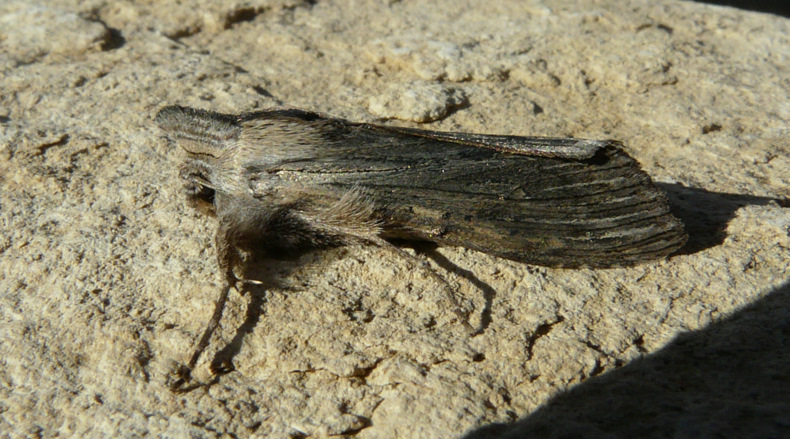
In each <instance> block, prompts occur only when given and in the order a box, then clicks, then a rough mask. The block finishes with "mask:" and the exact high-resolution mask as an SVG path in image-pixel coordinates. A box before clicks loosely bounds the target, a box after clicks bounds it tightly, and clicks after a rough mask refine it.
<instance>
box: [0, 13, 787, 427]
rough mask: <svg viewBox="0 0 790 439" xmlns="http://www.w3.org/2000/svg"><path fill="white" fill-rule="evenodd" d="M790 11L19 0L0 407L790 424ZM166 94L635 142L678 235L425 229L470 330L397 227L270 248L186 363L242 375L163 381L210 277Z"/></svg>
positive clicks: (5, 167)
mask: <svg viewBox="0 0 790 439" xmlns="http://www.w3.org/2000/svg"><path fill="white" fill-rule="evenodd" d="M206 3H209V4H206ZM788 35H790V22H788V20H787V19H783V18H779V17H776V16H771V15H765V14H757V13H748V12H743V11H738V10H734V9H726V8H719V7H712V6H707V5H701V4H695V3H689V2H678V1H669V0H664V1H650V2H648V1H625V2H623V1H607V0H605V1H576V2H572V1H551V2H549V1H543V2H541V1H521V0H512V1H503V2H487V1H469V0H461V1H449V0H446V1H435V2H428V1H390V2H379V1H372V0H371V1H338V2H314V1H297V0H283V1H277V0H272V1H266V0H248V1H227V2H222V1H214V2H203V1H198V0H182V1H176V0H170V1H150V0H149V1H141V2H131V1H121V2H116V1H109V0H89V1H77V0H52V1H46V2H45V1H42V2H39V3H37V4H34V3H31V2H4V3H3V4H2V5H0V71H2V74H0V230H2V232H0V277H1V279H0V339H1V340H2V342H1V343H0V431H2V432H3V433H2V434H3V435H9V436H12V437H13V436H26V435H27V436H40V437H53V436H72V435H74V436H90V437H102V436H104V437H111V436H125V437H130V436H142V435H145V434H149V435H154V436H166V437H186V436H191V437H217V436H223V435H230V436H234V437H243V436H249V435H258V436H259V437H306V436H310V437H325V436H332V435H335V436H356V437H360V438H368V437H371V438H373V437H376V438H390V437H420V438H451V437H459V436H461V435H464V434H468V435H469V436H470V437H503V438H504V437H507V438H511V437H575V436H574V435H578V436H584V437H645V436H653V437H676V438H683V437H780V436H788V435H790V349H788V348H790V346H789V345H788V340H789V338H790V323H788V322H790V273H788V262H787V261H788V260H790V236H788V235H789V234H790V210H789V209H788V203H787V197H788V195H790V193H789V191H788V187H790V186H788V183H790V172H788V171H789V170H790V159H789V157H790V146H788V138H789V137H790V129H788V127H789V126H790V104H788V102H790V96H788V94H789V93H790V80H788V78H789V77H790V76H789V75H788V72H790V37H788ZM422 96H425V101H423V100H422ZM166 104H184V105H190V106H195V107H202V108H208V109H213V110H217V111H224V112H241V111H249V110H255V109H259V108H265V107H271V106H276V105H288V106H295V107H302V108H307V109H311V110H317V111H322V112H325V113H329V114H333V115H336V116H341V117H346V118H351V119H354V120H360V121H376V120H381V119H401V120H390V121H388V123H395V124H403V125H407V126H422V127H427V128H430V129H441V130H464V131H476V132H486V133H500V134H530V135H573V136H576V137H586V138H615V139H620V140H622V141H624V142H625V143H626V144H627V145H628V148H629V150H630V151H631V153H632V154H633V155H634V156H635V157H636V158H638V159H639V160H640V161H641V162H642V163H643V165H644V168H645V169H646V170H647V171H648V172H649V173H650V174H651V175H653V176H654V178H655V179H656V180H657V181H659V182H662V187H663V188H664V189H665V190H666V191H667V192H668V194H669V196H670V198H671V200H672V202H673V206H674V208H675V209H676V211H677V213H678V215H679V216H680V217H681V218H682V219H683V220H684V221H685V222H686V225H687V228H688V230H689V232H690V234H691V239H690V241H689V244H688V245H687V246H686V247H685V248H684V249H683V250H682V251H681V252H680V254H678V255H676V256H675V257H673V258H671V259H670V260H669V261H659V262H656V263H655V264H649V265H644V266H640V267H636V268H631V269H611V270H595V271H593V270H578V271H570V270H553V269H545V268H539V267H531V266H527V265H524V264H519V263H515V262H511V261H506V260H500V259H497V258H494V257H491V256H488V255H485V254H481V253H476V252H473V251H467V250H464V249H460V248H443V249H439V250H437V251H436V252H434V253H433V254H431V253H430V252H429V253H427V254H423V253H420V254H418V256H417V257H418V258H419V259H423V260H425V261H427V263H429V264H430V265H431V267H433V269H435V270H436V271H438V272H439V273H440V274H441V275H442V276H443V277H445V278H446V279H447V281H448V283H449V285H450V286H451V287H452V289H453V290H454V293H455V295H456V297H457V298H458V300H460V301H461V302H462V303H463V304H464V306H465V307H466V308H467V309H468V310H469V311H470V312H471V314H472V316H473V317H472V323H473V324H475V325H483V326H484V327H485V330H484V331H483V332H482V333H481V334H480V335H477V336H474V337H469V336H468V335H466V334H465V333H464V331H463V329H462V328H461V327H460V325H458V323H457V322H456V321H455V319H454V315H453V313H452V306H450V305H449V303H448V300H447V296H446V287H445V286H444V285H442V284H441V283H440V282H438V281H437V280H436V277H434V276H431V275H429V274H428V273H427V269H426V268H425V267H424V266H421V264H420V263H418V262H416V261H415V260H414V259H409V258H403V257H402V256H400V255H398V254H396V253H394V252H392V251H388V250H386V249H380V248H370V247H350V248H344V249H337V250H332V251H325V252H314V253H310V254H308V255H305V256H304V257H302V258H300V259H299V260H296V261H287V262H276V263H275V262H272V263H268V264H262V266H261V267H260V277H261V278H264V279H268V282H267V283H266V285H262V286H260V287H255V288H253V289H252V290H251V291H250V292H249V294H248V295H246V296H244V297H242V296H240V295H238V294H235V293H232V294H231V300H230V303H229V307H228V309H227V310H226V314H225V317H224V319H223V321H222V324H221V327H220V328H219V330H218V332H217V334H216V335H215V337H214V339H212V342H211V345H210V349H209V352H208V355H206V356H205V357H204V358H203V361H201V363H200V364H199V366H198V368H197V370H196V371H195V376H196V377H197V378H199V379H206V378H207V377H208V376H209V372H208V366H209V364H210V363H211V362H212V361H214V360H215V359H217V360H219V359H229V360H230V361H232V363H233V364H234V365H235V368H236V370H235V371H234V372H231V373H229V374H226V375H223V376H221V377H220V378H219V381H218V382H217V383H216V384H214V385H213V386H211V387H209V388H207V389H197V390H194V391H192V392H190V393H186V394H179V395H175V394H172V393H171V392H170V391H169V390H167V389H166V388H165V387H164V386H163V381H164V373H165V371H166V370H167V369H168V367H169V365H170V364H171V361H172V360H179V361H184V360H185V359H186V356H187V355H188V354H189V352H190V351H191V349H192V345H193V343H194V342H195V340H196V338H197V337H198V336H199V334H200V331H201V330H202V328H203V325H204V324H205V323H206V321H207V320H208V318H209V316H210V315H211V312H212V307H213V300H214V298H215V296H216V295H217V294H218V288H219V286H220V281H221V279H220V278H219V276H218V274H217V273H216V265H215V259H214V251H213V237H212V234H213V228H214V221H213V219H211V218H205V217H202V216H200V215H199V214H198V213H197V212H195V211H193V210H191V209H190V208H189V207H188V206H187V205H186V203H185V202H184V201H183V197H182V196H181V189H180V182H179V180H178V178H177V165H178V163H179V160H180V158H181V157H182V156H181V153H180V152H179V151H178V150H177V149H176V148H174V147H173V145H171V144H169V143H168V142H166V141H165V139H164V137H163V136H162V134H161V133H160V132H159V131H158V130H157V129H156V127H155V126H154V124H153V123H152V117H153V115H154V114H156V111H157V110H158V109H159V108H160V107H161V106H163V105H166ZM435 119H439V120H436V121H435V122H433V123H430V124H422V125H417V124H415V123H414V121H427V120H435Z"/></svg>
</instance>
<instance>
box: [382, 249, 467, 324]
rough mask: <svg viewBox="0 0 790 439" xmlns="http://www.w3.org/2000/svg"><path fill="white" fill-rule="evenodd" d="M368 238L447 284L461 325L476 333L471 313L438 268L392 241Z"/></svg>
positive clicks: (447, 290)
mask: <svg viewBox="0 0 790 439" xmlns="http://www.w3.org/2000/svg"><path fill="white" fill-rule="evenodd" d="M368 239H369V240H370V242H371V243H373V244H375V245H377V246H379V247H382V248H386V249H388V250H390V251H392V252H395V253H396V254H398V255H399V256H401V257H403V258H405V259H408V260H411V261H413V262H415V263H416V264H417V265H419V266H420V267H422V268H423V269H424V270H425V271H426V272H427V273H429V274H430V276H431V277H433V278H434V279H435V280H437V281H438V282H439V283H441V284H443V285H444V286H445V289H444V290H445V292H446V293H447V299H449V300H450V304H451V306H453V313H455V315H456V316H457V317H458V320H459V321H460V322H461V325H462V326H463V327H464V329H465V330H466V331H467V332H468V333H469V334H474V333H475V329H474V328H472V325H471V324H470V323H469V314H468V313H466V312H464V311H463V310H462V308H461V304H460V303H458V300H457V299H456V298H455V295H454V294H453V288H452V287H451V286H450V283H449V282H447V279H445V278H444V277H443V276H442V275H440V274H439V273H437V272H436V270H434V269H433V268H431V266H430V265H428V263H427V262H425V261H423V260H422V259H419V258H417V257H416V256H414V255H411V254H409V253H407V252H406V251H405V250H403V249H402V248H400V247H398V246H396V245H394V244H392V243H391V242H389V241H387V240H385V239H382V238H378V237H376V238H368Z"/></svg>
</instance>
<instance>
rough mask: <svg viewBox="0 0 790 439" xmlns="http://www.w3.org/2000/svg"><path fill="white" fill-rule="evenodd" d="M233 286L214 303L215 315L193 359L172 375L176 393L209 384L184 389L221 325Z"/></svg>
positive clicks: (224, 290)
mask: <svg viewBox="0 0 790 439" xmlns="http://www.w3.org/2000/svg"><path fill="white" fill-rule="evenodd" d="M230 288H231V285H230V284H227V283H226V284H225V286H224V287H223V288H222V291H221V292H220V295H219V297H218V298H217V301H216V302H215V303H214V314H212V316H211V320H209V322H208V325H206V329H204V330H203V335H202V336H201V337H200V341H198V344H197V346H195V351H194V352H193V353H192V357H191V358H190V359H189V363H187V364H186V365H183V364H181V365H179V366H178V367H177V368H176V370H175V371H173V372H172V373H171V377H170V382H169V383H168V386H169V387H170V389H171V390H172V391H174V392H179V393H180V392H186V391H189V390H192V389H194V388H197V387H201V386H204V385H207V384H205V383H204V384H196V385H193V386H189V387H184V385H185V384H186V383H187V382H189V380H190V375H191V373H192V369H194V368H195V366H196V365H197V362H198V359H200V355H201V354H202V353H203V351H204V350H206V347H207V346H208V342H209V340H210V339H211V336H212V335H213V334H214V330H216V329H217V326H218V325H219V321H220V320H221V319H222V312H223V311H224V310H225V303H227V301H228V293H229V292H230Z"/></svg>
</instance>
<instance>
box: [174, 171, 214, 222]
mask: <svg viewBox="0 0 790 439" xmlns="http://www.w3.org/2000/svg"><path fill="white" fill-rule="evenodd" d="M211 172H212V168H211V166H210V165H209V164H208V163H206V162H204V161H203V160H200V159H196V158H188V159H186V161H185V162H184V163H183V164H182V165H181V169H180V170H179V177H181V179H182V180H184V186H183V188H184V194H185V195H186V197H187V200H189V202H190V204H191V205H192V207H194V208H196V209H198V210H199V211H201V212H203V213H205V214H207V215H213V214H214V195H215V189H214V186H213V184H212V183H211V180H210V178H211Z"/></svg>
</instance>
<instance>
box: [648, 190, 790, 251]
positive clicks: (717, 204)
mask: <svg viewBox="0 0 790 439" xmlns="http://www.w3.org/2000/svg"><path fill="white" fill-rule="evenodd" d="M656 185H657V186H658V187H659V188H661V189H662V190H663V191H664V192H665V193H666V194H667V198H668V199H669V207H670V210H671V211H672V214H673V215H675V216H676V217H678V218H679V219H680V220H681V221H682V222H683V224H684V226H685V227H686V233H688V235H689V239H688V241H687V242H686V245H684V246H683V247H682V248H681V249H680V250H678V251H677V252H675V254H681V255H684V254H685V255H687V254H693V253H697V252H700V251H703V250H706V249H708V248H711V247H715V246H717V245H721V244H722V243H723V242H724V239H725V238H726V237H727V232H726V230H727V224H728V223H729V222H730V220H732V219H733V218H734V217H735V212H736V211H737V210H738V209H740V208H741V207H744V206H750V205H756V206H765V205H768V204H771V203H777V204H778V205H779V206H781V207H790V200H788V199H786V198H784V199H783V198H772V197H759V196H755V195H746V194H734V193H727V192H711V191H707V190H705V189H698V188H692V187H687V186H683V185H681V184H670V183H656Z"/></svg>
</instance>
